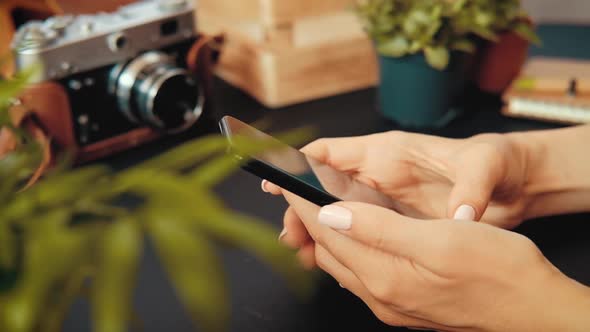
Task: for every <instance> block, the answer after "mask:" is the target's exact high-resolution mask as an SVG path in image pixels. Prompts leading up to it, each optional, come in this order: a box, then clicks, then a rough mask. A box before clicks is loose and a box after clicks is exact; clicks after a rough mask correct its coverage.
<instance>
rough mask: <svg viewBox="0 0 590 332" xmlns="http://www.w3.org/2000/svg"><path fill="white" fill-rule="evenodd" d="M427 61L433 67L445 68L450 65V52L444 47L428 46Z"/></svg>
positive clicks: (426, 51)
mask: <svg viewBox="0 0 590 332" xmlns="http://www.w3.org/2000/svg"><path fill="white" fill-rule="evenodd" d="M424 55H425V57H426V61H427V62H428V64H429V65H431V66H432V67H433V68H435V69H438V70H443V69H445V68H446V67H447V66H448V65H449V61H450V56H451V55H450V53H449V50H447V49H446V48H444V47H427V48H425V49H424Z"/></svg>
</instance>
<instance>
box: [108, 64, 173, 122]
mask: <svg viewBox="0 0 590 332" xmlns="http://www.w3.org/2000/svg"><path fill="white" fill-rule="evenodd" d="M161 64H173V63H172V61H171V59H170V57H169V56H168V55H166V54H164V53H161V52H148V53H144V54H142V55H140V56H139V57H137V58H135V59H134V60H132V61H131V62H129V63H128V64H127V65H125V66H124V68H122V69H121V72H120V74H119V75H118V76H117V77H116V78H115V79H116V87H115V91H116V92H115V95H116V96H117V105H118V106H119V110H120V111H121V113H123V115H124V116H125V117H126V118H127V119H128V120H129V121H131V122H133V123H135V124H139V123H141V121H140V119H139V117H138V116H136V115H135V114H134V113H133V110H132V107H131V97H132V94H133V88H134V86H135V85H136V82H137V80H138V79H139V78H140V76H141V75H142V73H143V71H144V70H145V69H146V68H148V67H151V66H155V65H161ZM115 69H117V68H116V67H115Z"/></svg>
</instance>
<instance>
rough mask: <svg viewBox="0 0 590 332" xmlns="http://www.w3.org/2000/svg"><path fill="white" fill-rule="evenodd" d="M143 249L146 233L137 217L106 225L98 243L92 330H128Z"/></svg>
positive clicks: (108, 331) (121, 331) (115, 331)
mask: <svg viewBox="0 0 590 332" xmlns="http://www.w3.org/2000/svg"><path fill="white" fill-rule="evenodd" d="M142 249H143V235H142V234H141V228H140V227H139V226H138V224H137V222H136V221H135V220H133V219H129V218H128V219H121V220H116V221H115V222H114V223H113V224H112V225H110V226H108V227H107V228H106V230H105V232H104V234H103V235H102V239H101V241H100V243H99V245H98V262H97V273H96V276H95V277H94V282H93V285H92V317H93V323H94V328H93V331H95V332H125V331H128V330H129V328H128V326H129V322H130V320H131V307H132V297H133V289H134V283H135V279H136V273H137V268H138V263H139V259H140V258H141V252H142Z"/></svg>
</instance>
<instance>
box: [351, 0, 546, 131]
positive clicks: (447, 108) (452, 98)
mask: <svg viewBox="0 0 590 332" xmlns="http://www.w3.org/2000/svg"><path fill="white" fill-rule="evenodd" d="M355 8H356V12H357V14H358V16H359V18H360V19H361V22H362V24H363V26H364V28H365V30H366V31H367V33H368V34H369V36H370V37H371V38H372V40H373V41H374V44H375V47H376V50H377V53H378V55H379V64H380V74H381V83H380V87H379V94H380V103H381V111H382V112H383V114H384V115H385V116H386V117H387V118H390V119H392V120H394V121H396V122H398V123H400V124H402V125H404V126H412V127H439V126H443V125H445V124H446V123H448V122H449V121H450V120H452V119H453V117H454V116H455V115H456V114H457V112H456V110H455V109H454V108H453V106H455V105H454V103H455V102H456V100H457V97H458V96H459V95H460V94H461V92H462V90H463V87H464V84H465V82H466V76H467V75H466V74H467V71H468V69H469V68H468V67H469V65H470V63H471V62H472V59H470V55H471V54H473V53H474V52H475V51H476V50H477V47H478V45H479V41H480V40H490V41H496V40H498V36H499V34H501V33H504V32H506V31H514V32H516V33H518V34H520V35H521V36H523V37H524V38H526V39H527V40H533V39H535V38H536V36H535V34H534V32H533V31H532V28H531V26H530V24H528V22H527V17H526V15H525V14H524V13H523V12H522V10H521V8H520V2H519V1H518V0H455V1H452V0H358V1H357V4H356V7H355Z"/></svg>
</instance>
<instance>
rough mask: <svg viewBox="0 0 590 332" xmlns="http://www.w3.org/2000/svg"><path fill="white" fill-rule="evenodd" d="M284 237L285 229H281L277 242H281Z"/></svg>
mask: <svg viewBox="0 0 590 332" xmlns="http://www.w3.org/2000/svg"><path fill="white" fill-rule="evenodd" d="M285 235H287V229H286V228H283V230H282V231H281V234H279V241H281V240H282V239H283V238H284V237H285Z"/></svg>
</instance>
